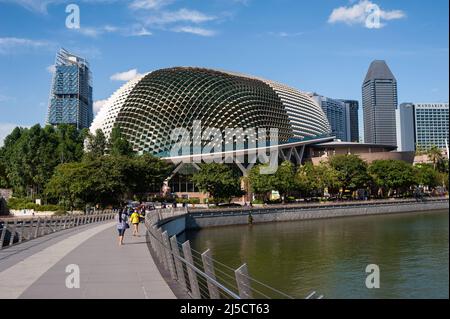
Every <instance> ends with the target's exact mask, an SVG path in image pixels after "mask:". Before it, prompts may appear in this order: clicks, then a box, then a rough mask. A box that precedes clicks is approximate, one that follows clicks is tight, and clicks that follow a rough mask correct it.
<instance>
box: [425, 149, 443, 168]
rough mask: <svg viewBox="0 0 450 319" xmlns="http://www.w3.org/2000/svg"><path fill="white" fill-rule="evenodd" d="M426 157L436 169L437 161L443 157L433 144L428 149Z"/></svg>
mask: <svg viewBox="0 0 450 319" xmlns="http://www.w3.org/2000/svg"><path fill="white" fill-rule="evenodd" d="M427 153H428V158H429V159H430V161H432V162H433V167H434V169H435V170H436V166H437V164H438V163H440V162H441V161H442V159H443V157H442V151H441V150H440V149H439V148H438V147H437V146H435V145H433V146H432V147H431V148H430V149H429V150H428V152H427Z"/></svg>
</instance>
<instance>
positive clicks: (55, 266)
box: [0, 222, 175, 299]
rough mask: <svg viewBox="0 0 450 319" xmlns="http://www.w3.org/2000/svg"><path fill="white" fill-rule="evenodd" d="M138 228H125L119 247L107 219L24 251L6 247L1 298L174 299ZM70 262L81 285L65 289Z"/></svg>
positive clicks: (1, 263)
mask: <svg viewBox="0 0 450 319" xmlns="http://www.w3.org/2000/svg"><path fill="white" fill-rule="evenodd" d="M140 226H141V227H140V236H139V237H133V236H131V230H127V232H126V234H125V240H124V245H123V246H118V244H117V231H116V229H115V224H114V223H111V222H107V223H99V224H95V226H91V227H84V228H83V229H80V230H79V231H77V232H72V233H68V234H67V235H66V236H65V237H63V238H59V239H58V238H56V239H55V238H47V239H46V236H44V237H42V238H39V239H36V240H35V241H30V243H32V242H34V245H32V246H31V247H29V248H27V249H23V250H20V249H19V247H20V246H21V245H18V246H16V248H15V247H11V248H8V249H17V251H16V252H15V253H8V252H7V251H8V249H5V252H6V253H8V255H4V257H3V259H0V298H33V299H34V298H39V299H40V298H45V299H53V298H75V299H80V298H83V299H84V298H88V299H91V298H95V299H98V298H114V299H115V298H120V299H130V298H132V299H146V298H151V299H160V298H163V299H173V298H175V295H174V293H173V292H172V290H171V289H170V288H169V286H168V285H167V283H166V281H165V280H164V279H163V277H162V276H161V274H160V272H159V271H158V268H157V266H156V265H155V263H154V261H153V258H152V257H151V255H150V253H149V250H148V247H147V243H146V238H145V230H144V225H143V224H141V225H140ZM49 236H51V235H49ZM60 237H61V236H60ZM39 240H41V241H44V240H47V241H52V240H53V241H54V243H52V244H49V243H48V242H47V243H44V242H43V243H38V242H36V241H39ZM24 244H25V243H24ZM22 245H23V244H22ZM5 256H6V257H5ZM0 258H1V256H0ZM12 262H14V263H13V264H12ZM68 265H76V266H77V267H78V268H79V274H80V276H79V278H80V287H79V288H67V287H66V278H67V277H68V276H70V275H71V273H67V272H66V267H67V266H68ZM72 274H73V273H72Z"/></svg>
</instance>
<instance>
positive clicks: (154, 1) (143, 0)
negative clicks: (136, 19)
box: [130, 0, 174, 10]
mask: <svg viewBox="0 0 450 319" xmlns="http://www.w3.org/2000/svg"><path fill="white" fill-rule="evenodd" d="M173 1H174V0H134V1H133V2H131V4H130V8H131V9H134V10H137V9H147V10H149V9H150V10H152V9H159V8H162V7H164V6H167V5H169V4H171V3H172V2H173Z"/></svg>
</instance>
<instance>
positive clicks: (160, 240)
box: [156, 228, 169, 270]
mask: <svg viewBox="0 0 450 319" xmlns="http://www.w3.org/2000/svg"><path fill="white" fill-rule="evenodd" d="M156 235H157V236H158V249H159V253H160V256H159V258H160V261H162V264H163V265H164V268H166V270H169V264H168V261H167V257H166V252H165V249H164V240H163V236H162V231H161V229H160V228H157V229H156Z"/></svg>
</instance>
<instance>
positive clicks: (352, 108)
mask: <svg viewBox="0 0 450 319" xmlns="http://www.w3.org/2000/svg"><path fill="white" fill-rule="evenodd" d="M339 101H341V102H344V103H345V104H346V105H347V108H348V111H349V115H350V142H359V117H358V112H359V102H358V101H355V100H339Z"/></svg>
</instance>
